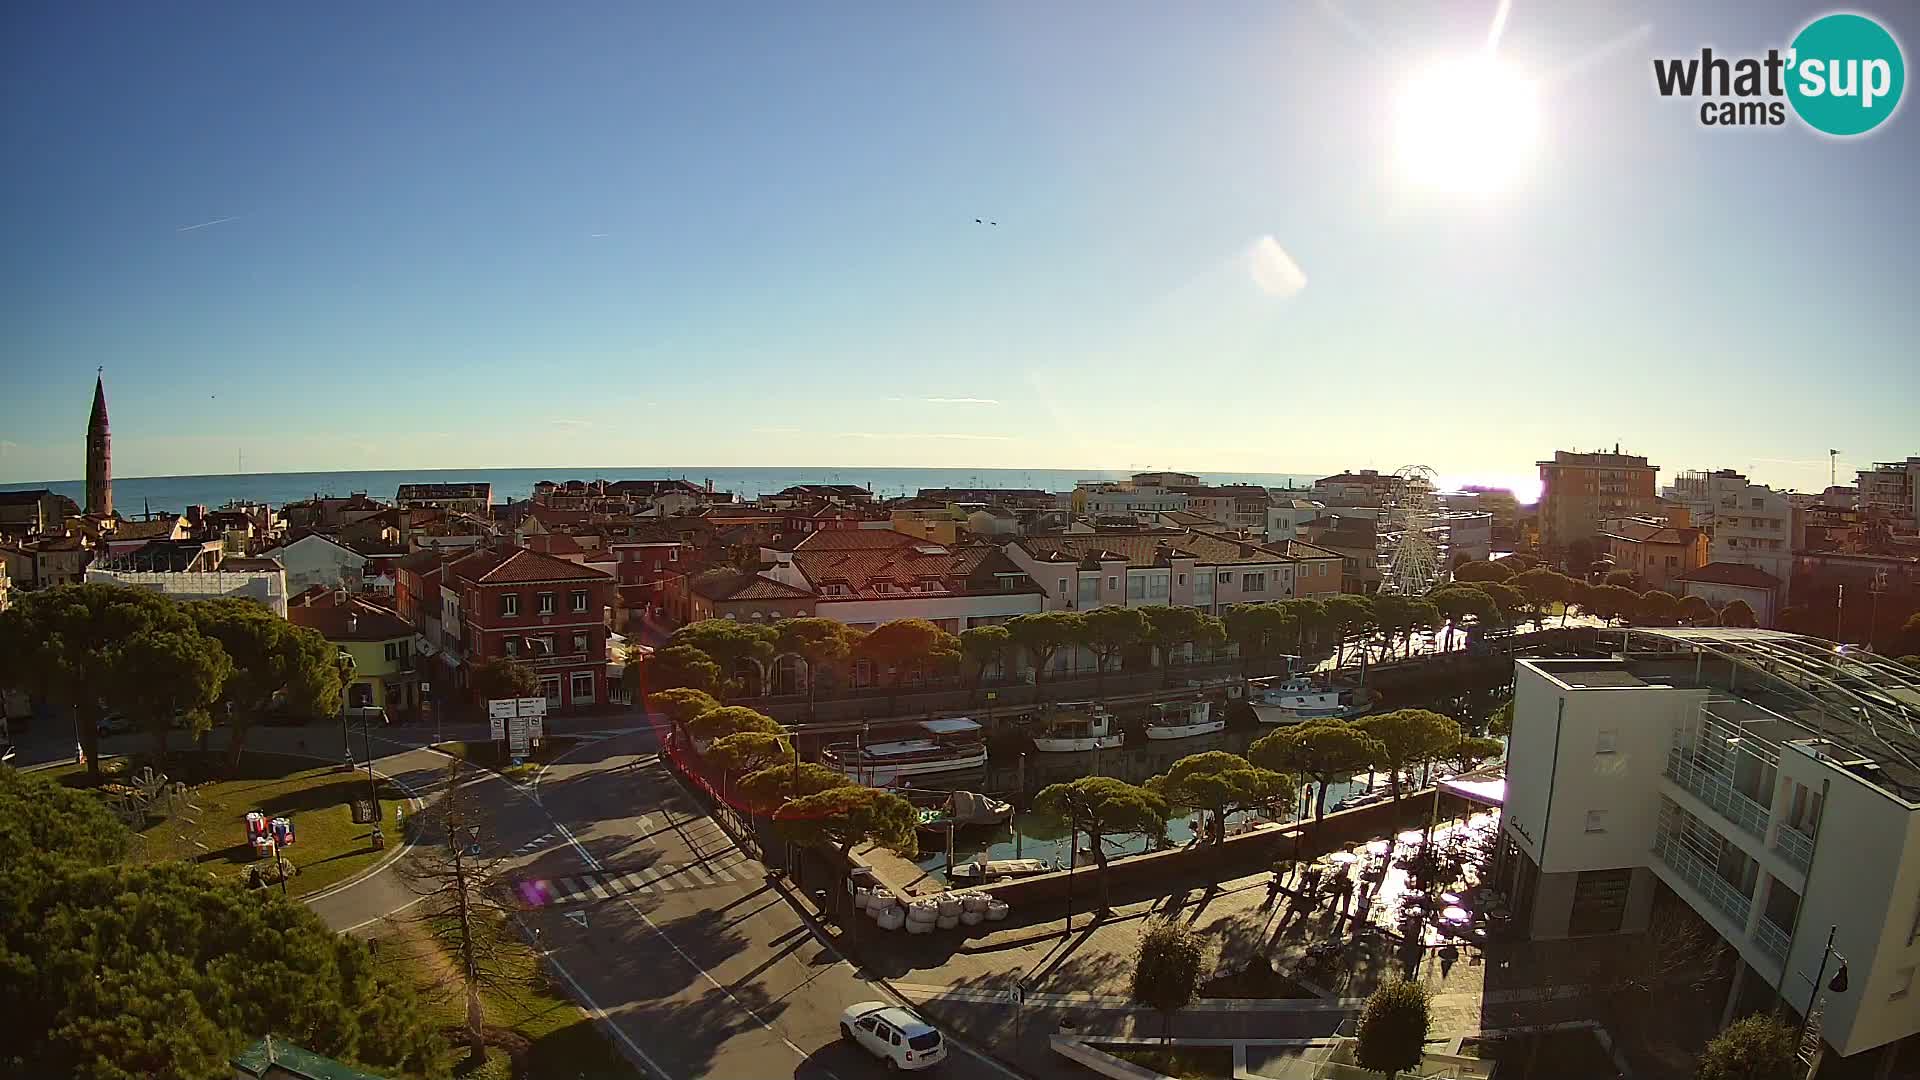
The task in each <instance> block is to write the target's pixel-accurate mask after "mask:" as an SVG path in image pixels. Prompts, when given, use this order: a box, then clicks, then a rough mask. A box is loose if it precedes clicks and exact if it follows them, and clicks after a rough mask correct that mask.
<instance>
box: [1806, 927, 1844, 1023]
mask: <svg viewBox="0 0 1920 1080" xmlns="http://www.w3.org/2000/svg"><path fill="white" fill-rule="evenodd" d="M1839 932H1840V928H1839V927H1838V926H1832V927H1830V928H1828V930H1827V947H1826V949H1825V950H1824V951H1822V952H1821V954H1820V972H1819V974H1817V975H1815V976H1814V977H1813V995H1814V996H1813V997H1812V998H1811V999H1809V1000H1808V1002H1807V1011H1806V1014H1805V1015H1804V1016H1803V1017H1802V1018H1801V1020H1800V1035H1799V1038H1797V1039H1795V1040H1794V1042H1795V1044H1796V1045H1797V1044H1799V1043H1804V1042H1806V1041H1807V1029H1808V1028H1809V1027H1812V1026H1813V1024H1814V1021H1815V1020H1816V1019H1817V1018H1818V1016H1819V1014H1821V1013H1822V1012H1823V1011H1824V1010H1823V1006H1824V1005H1825V1004H1826V999H1825V998H1822V997H1821V996H1820V986H1821V981H1822V980H1823V979H1826V978H1827V961H1829V960H1832V959H1834V958H1836V957H1837V958H1838V959H1839V960H1840V970H1838V971H1836V972H1834V973H1833V978H1832V979H1831V980H1828V981H1827V982H1826V988H1827V989H1828V990H1830V991H1832V992H1833V993H1836V994H1844V993H1846V992H1847V958H1846V957H1845V956H1844V955H1842V954H1841V953H1838V952H1835V951H1834V949H1833V938H1834V935H1835V934H1837V933H1839ZM1802 977H1803V978H1804V976H1802ZM1815 1034H1818V1031H1817V1029H1816V1031H1815Z"/></svg>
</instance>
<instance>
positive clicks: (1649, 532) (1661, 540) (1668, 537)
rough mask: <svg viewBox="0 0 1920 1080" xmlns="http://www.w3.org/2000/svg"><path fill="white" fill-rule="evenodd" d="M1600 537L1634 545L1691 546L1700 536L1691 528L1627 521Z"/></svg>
mask: <svg viewBox="0 0 1920 1080" xmlns="http://www.w3.org/2000/svg"><path fill="white" fill-rule="evenodd" d="M1602 535H1604V536H1612V537H1617V538H1618V539H1621V540H1626V541H1628V542H1630V543H1635V544H1691V543H1693V542H1694V541H1695V540H1696V539H1697V538H1698V537H1699V536H1700V530H1699V529H1696V528H1692V527H1686V528H1674V527H1673V526H1671V525H1648V524H1646V523H1645V522H1640V521H1629V522H1627V523H1625V524H1623V525H1621V526H1620V528H1619V529H1617V530H1615V531H1614V532H1610V533H1603V534H1602Z"/></svg>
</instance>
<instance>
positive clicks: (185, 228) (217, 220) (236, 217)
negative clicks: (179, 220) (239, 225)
mask: <svg viewBox="0 0 1920 1080" xmlns="http://www.w3.org/2000/svg"><path fill="white" fill-rule="evenodd" d="M239 220H240V215H238V214H235V215H233V216H232V217H221V218H214V219H213V220H212V221H203V222H201V223H200V224H198V225H182V226H180V227H179V228H177V229H175V230H173V231H174V232H192V231H193V230H195V229H204V228H206V227H207V226H209V225H224V224H226V223H227V222H229V221H239Z"/></svg>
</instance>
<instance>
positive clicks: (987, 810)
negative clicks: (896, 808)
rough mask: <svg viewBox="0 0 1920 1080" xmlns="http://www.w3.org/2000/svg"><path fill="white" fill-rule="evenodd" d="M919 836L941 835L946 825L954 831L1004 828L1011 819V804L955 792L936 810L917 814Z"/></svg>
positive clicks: (925, 810)
mask: <svg viewBox="0 0 1920 1080" xmlns="http://www.w3.org/2000/svg"><path fill="white" fill-rule="evenodd" d="M919 815H920V822H919V825H920V829H921V830H922V831H923V832H945V831H946V829H947V823H948V822H952V823H953V827H954V828H956V829H964V828H968V827H970V826H974V825H1005V824H1006V823H1007V822H1008V821H1011V820H1012V819H1013V804H1012V803H1010V802H1003V801H1001V800H999V799H993V798H989V797H987V796H985V795H981V794H978V793H976V792H972V791H955V792H953V793H952V794H951V795H948V796H947V797H946V798H945V799H943V800H941V802H940V804H939V805H937V806H928V807H922V808H921V809H920V811H919Z"/></svg>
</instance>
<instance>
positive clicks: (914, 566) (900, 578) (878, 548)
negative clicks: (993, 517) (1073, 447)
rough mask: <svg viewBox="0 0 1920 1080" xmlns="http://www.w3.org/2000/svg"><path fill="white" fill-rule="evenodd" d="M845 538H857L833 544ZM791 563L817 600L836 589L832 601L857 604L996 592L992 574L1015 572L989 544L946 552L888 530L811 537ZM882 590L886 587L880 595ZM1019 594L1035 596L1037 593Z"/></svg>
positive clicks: (944, 547) (1017, 570) (956, 547)
mask: <svg viewBox="0 0 1920 1080" xmlns="http://www.w3.org/2000/svg"><path fill="white" fill-rule="evenodd" d="M861 534H865V535H864V536H862V535H861ZM850 536H860V537H861V538H860V539H859V540H858V541H853V542H848V543H840V542H839V541H843V540H846V538H847V537H850ZM793 563H794V566H796V567H797V568H799V570H800V572H801V573H802V574H805V575H806V578H807V580H808V581H809V582H811V583H812V584H813V585H814V587H815V588H817V589H821V590H822V593H823V595H824V593H825V590H824V586H827V585H837V586H841V587H842V588H843V589H844V590H845V591H844V592H841V593H839V594H838V595H841V596H845V595H847V594H849V593H850V594H852V595H853V596H858V597H863V598H872V597H879V596H900V595H920V596H927V595H939V594H947V595H963V594H967V593H974V592H986V591H1001V590H1000V589H999V588H998V587H997V584H998V583H997V580H996V579H995V575H996V574H1017V573H1020V572H1021V571H1020V568H1019V567H1018V566H1016V565H1014V563H1013V562H1012V560H1010V559H1008V558H1007V557H1006V555H1005V554H1003V553H1002V552H1001V551H1000V549H999V548H996V547H993V546H992V545H989V544H979V543H970V544H962V545H954V546H947V545H944V544H935V543H931V542H928V541H926V540H921V539H918V538H915V537H912V536H908V535H906V534H905V533H897V532H893V531H891V530H888V529H857V530H848V531H847V532H846V533H844V534H838V535H836V534H833V533H815V534H813V535H812V536H810V537H808V538H807V539H806V540H805V541H803V542H802V543H801V544H800V546H798V547H797V548H795V549H794V552H793ZM929 582H931V583H932V584H931V585H929V584H928V583H929ZM883 584H884V585H886V586H887V587H888V589H887V591H886V592H884V593H883V592H881V591H880V586H881V585H883ZM1021 591H1036V592H1037V591H1039V587H1038V586H1037V585H1033V586H1030V587H1029V588H1028V589H1026V590H1021Z"/></svg>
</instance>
